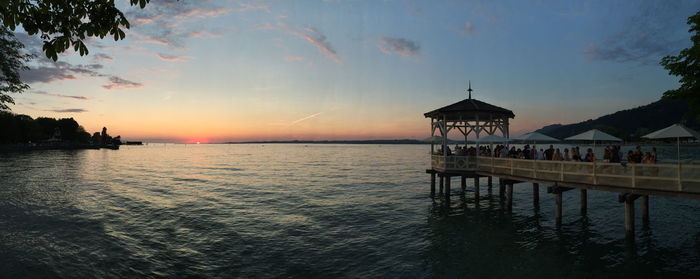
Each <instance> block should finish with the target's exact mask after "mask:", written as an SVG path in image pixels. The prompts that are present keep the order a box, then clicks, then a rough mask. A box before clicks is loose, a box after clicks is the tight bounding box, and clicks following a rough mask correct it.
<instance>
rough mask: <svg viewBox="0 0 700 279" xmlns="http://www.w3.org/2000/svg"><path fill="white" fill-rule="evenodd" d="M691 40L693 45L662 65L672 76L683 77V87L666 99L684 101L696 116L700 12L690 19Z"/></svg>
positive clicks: (699, 100)
mask: <svg viewBox="0 0 700 279" xmlns="http://www.w3.org/2000/svg"><path fill="white" fill-rule="evenodd" d="M688 24H689V25H690V29H689V30H688V32H689V33H691V34H692V36H691V37H690V40H691V41H692V42H693V45H692V46H691V47H689V48H686V49H684V50H681V52H680V53H679V54H678V55H677V56H666V57H664V58H663V59H662V60H661V65H662V66H664V68H666V69H667V70H668V73H669V74H670V75H674V76H679V77H681V80H680V83H681V86H680V87H679V88H677V89H673V90H668V91H666V92H665V93H664V95H663V97H664V98H670V99H682V100H684V101H685V102H686V103H687V104H688V106H689V107H690V108H691V110H692V113H693V114H694V115H695V116H698V115H700V11H699V12H698V13H696V14H695V15H693V16H691V17H689V18H688Z"/></svg>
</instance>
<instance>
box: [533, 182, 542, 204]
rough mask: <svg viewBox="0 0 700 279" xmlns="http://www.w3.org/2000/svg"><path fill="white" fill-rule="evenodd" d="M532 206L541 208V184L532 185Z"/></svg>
mask: <svg viewBox="0 0 700 279" xmlns="http://www.w3.org/2000/svg"><path fill="white" fill-rule="evenodd" d="M532 204H533V205H534V206H535V208H538V207H540V184H539V183H532Z"/></svg>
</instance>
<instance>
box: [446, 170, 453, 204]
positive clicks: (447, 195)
mask: <svg viewBox="0 0 700 279" xmlns="http://www.w3.org/2000/svg"><path fill="white" fill-rule="evenodd" d="M451 181H452V177H451V176H449V175H447V176H445V199H446V200H447V201H449V200H450V190H451V189H450V184H451Z"/></svg>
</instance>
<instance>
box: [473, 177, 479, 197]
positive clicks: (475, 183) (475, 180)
mask: <svg viewBox="0 0 700 279" xmlns="http://www.w3.org/2000/svg"><path fill="white" fill-rule="evenodd" d="M474 196H475V197H476V198H477V199H478V198H479V176H476V177H474Z"/></svg>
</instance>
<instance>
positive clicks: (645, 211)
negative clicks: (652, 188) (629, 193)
mask: <svg viewBox="0 0 700 279" xmlns="http://www.w3.org/2000/svg"><path fill="white" fill-rule="evenodd" d="M642 223H643V224H644V225H645V226H648V225H649V196H648V195H645V196H642Z"/></svg>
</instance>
